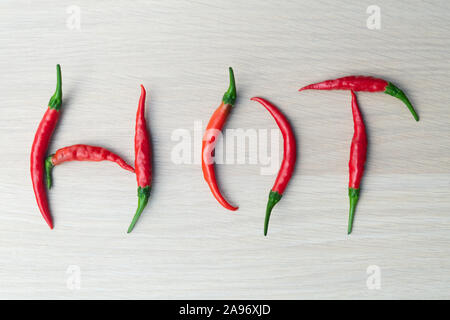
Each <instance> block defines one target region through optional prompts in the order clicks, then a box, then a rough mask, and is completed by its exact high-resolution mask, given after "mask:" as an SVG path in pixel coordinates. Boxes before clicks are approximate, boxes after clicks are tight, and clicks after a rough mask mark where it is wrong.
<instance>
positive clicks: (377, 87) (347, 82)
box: [299, 76, 419, 121]
mask: <svg viewBox="0 0 450 320" xmlns="http://www.w3.org/2000/svg"><path fill="white" fill-rule="evenodd" d="M303 90H353V91H368V92H384V93H386V94H389V95H391V96H393V97H396V98H398V99H400V100H401V101H403V103H405V105H406V106H407V107H408V109H409V111H410V112H411V113H412V115H413V117H414V119H415V120H416V121H419V116H418V115H417V113H416V110H414V107H413V106H412V104H411V102H410V101H409V99H408V97H407V96H406V95H405V93H404V92H403V91H402V90H400V89H399V88H397V87H396V86H395V85H393V84H392V83H390V82H388V81H386V80H383V79H379V78H373V77H366V76H348V77H343V78H338V79H334V80H326V81H323V82H318V83H313V84H310V85H308V86H306V87H303V88H301V89H299V91H303Z"/></svg>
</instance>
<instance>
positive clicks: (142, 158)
mask: <svg viewBox="0 0 450 320" xmlns="http://www.w3.org/2000/svg"><path fill="white" fill-rule="evenodd" d="M145 96H146V92H145V88H144V86H143V85H141V97H140V98H139V105H138V109H137V113H136V131H135V135H134V154H135V158H134V167H135V171H136V180H137V185H138V207H137V209H136V213H135V215H134V217H133V220H132V221H131V224H130V227H129V228H128V231H127V232H128V233H130V232H131V231H132V230H133V228H134V226H135V225H136V222H137V221H138V219H139V217H140V216H141V213H142V211H144V209H145V206H146V205H147V203H148V199H149V197H150V190H151V185H152V150H151V146H150V135H149V133H148V130H147V122H146V120H145Z"/></svg>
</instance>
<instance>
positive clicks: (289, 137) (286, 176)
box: [251, 97, 297, 235]
mask: <svg viewBox="0 0 450 320" xmlns="http://www.w3.org/2000/svg"><path fill="white" fill-rule="evenodd" d="M251 100H253V101H257V102H259V103H261V104H262V105H263V107H265V108H266V109H267V110H268V111H269V112H270V114H271V115H272V117H273V118H274V119H275V122H276V123H277V125H278V127H279V128H280V131H281V134H282V135H283V141H284V145H283V149H284V150H283V162H282V163H281V167H280V170H279V171H278V175H277V179H276V180H275V184H274V185H273V187H272V189H271V190H270V193H269V201H268V202H267V209H266V217H265V220H264V235H267V229H268V228H269V219H270V214H271V212H272V209H273V207H274V206H275V205H276V204H277V203H278V201H280V199H281V196H282V195H283V192H284V189H286V186H287V184H288V182H289V180H290V179H291V177H292V173H293V172H294V167H295V161H296V160H297V147H296V142H295V136H294V133H293V131H292V127H291V125H290V123H289V121H288V120H287V119H286V117H285V116H284V115H283V114H282V113H281V112H280V110H278V108H277V107H275V106H274V105H273V104H271V103H270V102H268V101H267V100H264V99H262V98H258V97H254V98H251Z"/></svg>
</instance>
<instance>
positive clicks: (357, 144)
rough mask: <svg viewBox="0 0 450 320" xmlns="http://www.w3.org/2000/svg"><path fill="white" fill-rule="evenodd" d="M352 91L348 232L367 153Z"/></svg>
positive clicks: (350, 230) (362, 128)
mask: <svg viewBox="0 0 450 320" xmlns="http://www.w3.org/2000/svg"><path fill="white" fill-rule="evenodd" d="M350 92H351V93H352V114H353V125H354V129H353V130H354V133H353V139H352V146H351V148H350V161H349V162H348V168H349V172H350V179H349V182H348V196H349V198H350V212H349V218H348V231H347V232H348V234H350V233H351V232H352V226H353V218H354V216H355V208H356V204H357V203H358V199H359V185H360V183H361V178H362V176H363V173H364V163H365V162H366V154H367V136H366V127H365V126H364V121H363V118H362V116H361V112H360V111H359V107H358V101H357V100H356V95H355V93H354V92H353V91H350Z"/></svg>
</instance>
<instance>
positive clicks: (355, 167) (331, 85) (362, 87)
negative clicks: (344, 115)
mask: <svg viewBox="0 0 450 320" xmlns="http://www.w3.org/2000/svg"><path fill="white" fill-rule="evenodd" d="M303 90H349V91H350V92H351V95H352V114H353V124H354V134H353V139H352V144H351V148H350V160H349V163H348V166H349V174H350V179H349V185H348V196H349V198H350V210H349V219H348V229H347V233H348V234H350V233H351V232H352V229H353V219H354V216H355V209H356V204H357V203H358V199H359V185H360V183H361V179H362V176H363V173H364V164H365V162H366V153H367V136H366V128H365V125H364V122H363V118H362V116H361V112H360V110H359V106H358V102H357V99H356V95H355V92H354V91H366V92H384V93H386V94H389V95H391V96H393V97H396V98H398V99H400V100H401V101H403V103H405V105H406V106H407V107H408V109H409V111H410V112H411V114H412V115H413V117H414V119H415V120H416V121H419V116H418V115H417V113H416V110H414V107H413V106H412V104H411V102H410V101H409V99H408V97H407V96H406V95H405V93H404V92H403V91H402V90H400V89H399V88H397V87H396V86H395V85H393V84H392V83H390V82H388V81H386V80H383V79H379V78H373V77H367V76H347V77H342V78H338V79H333V80H326V81H323V82H318V83H313V84H310V85H307V86H305V87H303V88H301V89H299V91H303Z"/></svg>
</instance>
